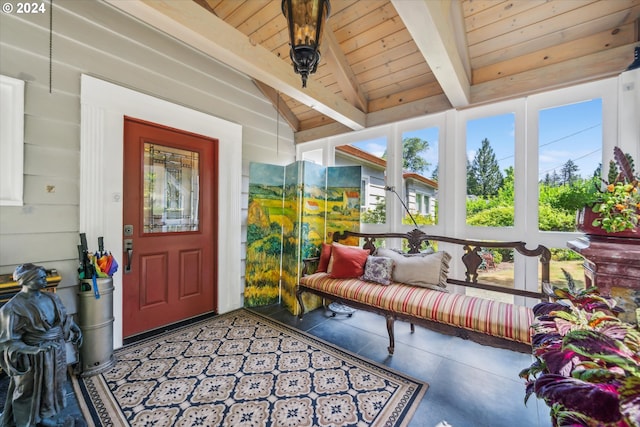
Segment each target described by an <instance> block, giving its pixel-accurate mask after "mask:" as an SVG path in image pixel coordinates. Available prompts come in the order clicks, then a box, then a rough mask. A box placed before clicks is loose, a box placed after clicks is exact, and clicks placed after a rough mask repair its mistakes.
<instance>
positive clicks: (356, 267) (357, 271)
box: [329, 245, 369, 279]
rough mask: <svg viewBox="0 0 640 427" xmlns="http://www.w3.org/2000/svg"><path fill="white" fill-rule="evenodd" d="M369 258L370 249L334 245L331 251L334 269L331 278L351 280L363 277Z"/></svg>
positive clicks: (330, 274)
mask: <svg viewBox="0 0 640 427" xmlns="http://www.w3.org/2000/svg"><path fill="white" fill-rule="evenodd" d="M367 256H369V249H360V248H357V247H354V246H344V245H334V246H333V249H332V250H331V257H332V258H333V268H332V270H331V272H330V273H329V276H330V277H332V278H334V279H349V278H353V277H360V276H362V275H363V274H364V265H365V264H366V262H367Z"/></svg>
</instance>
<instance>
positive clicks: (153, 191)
mask: <svg viewBox="0 0 640 427" xmlns="http://www.w3.org/2000/svg"><path fill="white" fill-rule="evenodd" d="M199 167H200V166H199V154H198V153H197V152H195V151H188V150H181V149H177V148H172V147H166V146H162V145H158V144H153V143H148V142H147V143H145V144H144V206H143V208H144V214H143V224H144V232H145V233H172V232H181V231H198V224H199V212H198V207H199V200H200V198H199V195H200V186H199V178H200V175H199V172H200V169H199Z"/></svg>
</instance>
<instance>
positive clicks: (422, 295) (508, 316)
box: [296, 229, 551, 354]
mask: <svg viewBox="0 0 640 427" xmlns="http://www.w3.org/2000/svg"><path fill="white" fill-rule="evenodd" d="M347 238H351V239H352V240H353V238H358V239H360V240H361V241H363V242H364V243H363V245H362V247H363V249H368V250H370V252H371V253H372V254H374V253H375V251H376V242H378V243H379V244H383V242H385V240H386V239H402V241H404V242H405V243H406V245H408V250H407V253H408V254H417V253H419V252H420V250H421V248H423V247H424V246H425V245H427V246H429V245H432V244H433V243H435V242H443V243H447V244H449V245H450V247H454V248H455V247H456V246H459V247H462V249H463V250H462V252H463V255H462V259H461V260H462V264H463V266H464V269H465V277H464V279H456V278H452V277H449V276H450V275H449V276H448V277H447V279H446V283H447V284H448V285H457V286H462V287H465V288H475V289H483V290H487V291H494V292H499V293H502V294H507V295H513V296H518V297H528V298H534V299H536V300H544V301H548V297H547V295H546V294H545V293H544V292H531V291H526V290H521V289H514V288H509V287H502V286H497V285H492V284H488V283H482V282H479V281H478V269H479V268H480V267H481V266H482V265H483V257H482V255H483V254H484V253H486V252H488V251H490V250H497V249H506V250H514V251H515V252H517V253H519V254H521V255H524V256H526V257H537V258H538V261H539V263H540V266H541V269H540V271H541V277H540V280H541V282H542V289H543V290H544V289H546V288H547V286H548V283H549V262H550V259H551V253H550V251H549V249H547V248H546V247H544V246H538V247H537V248H535V249H527V248H526V247H525V243H524V242H497V241H474V240H465V239H457V238H451V237H443V236H431V235H427V234H425V233H423V232H422V231H420V230H417V229H416V230H413V231H411V232H409V233H368V234H367V233H357V232H349V231H347V232H343V233H336V234H334V235H333V241H334V242H340V241H341V240H344V239H347ZM451 245H455V246H451ZM318 260H319V258H317V257H316V258H309V259H305V260H303V261H304V269H303V274H302V277H301V278H300V282H299V285H298V290H297V293H296V296H297V298H298V301H299V303H300V306H301V311H300V314H299V318H300V319H302V318H303V314H304V311H305V308H304V303H303V299H302V294H303V293H305V292H310V293H313V294H316V295H319V296H320V297H322V298H325V299H328V300H332V301H337V302H340V303H343V304H345V305H348V306H351V307H353V308H357V309H361V310H365V311H370V312H374V313H378V314H381V315H383V316H384V317H385V318H386V321H387V331H388V334H389V347H388V351H389V354H393V352H394V348H395V343H394V322H395V320H396V319H397V320H403V321H407V322H409V323H410V324H411V332H414V324H418V325H421V326H425V327H427V328H429V329H432V330H435V331H438V332H441V333H445V334H449V335H455V336H458V337H461V338H464V339H471V340H473V341H476V342H479V343H481V344H485V345H491V346H494V347H500V348H506V349H510V350H515V351H519V352H523V353H529V352H530V351H531V331H530V326H531V322H532V321H533V318H534V316H533V312H532V310H531V308H529V307H525V306H520V305H516V304H511V303H506V302H498V301H494V300H489V299H485V298H480V297H475V296H469V295H464V294H462V293H449V292H446V291H445V292H442V291H439V290H434V289H429V288H425V287H421V286H414V285H407V284H403V283H397V282H391V283H390V284H389V285H380V284H376V283H371V282H367V281H363V280H360V279H359V278H348V279H336V278H332V277H330V275H329V274H328V273H326V272H320V273H313V274H308V272H309V271H310V267H311V266H312V265H313V264H314V263H317V261H318Z"/></svg>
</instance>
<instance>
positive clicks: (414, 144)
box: [402, 137, 429, 173]
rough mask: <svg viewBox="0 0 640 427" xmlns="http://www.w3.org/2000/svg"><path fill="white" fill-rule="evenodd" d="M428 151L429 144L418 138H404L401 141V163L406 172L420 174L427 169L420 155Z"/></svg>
mask: <svg viewBox="0 0 640 427" xmlns="http://www.w3.org/2000/svg"><path fill="white" fill-rule="evenodd" d="M428 149H429V142H427V141H426V140H424V139H420V138H415V137H414V138H404V139H403V140H402V163H403V167H404V168H405V169H406V170H409V171H412V172H416V173H422V172H424V171H425V170H426V169H427V168H428V167H429V162H427V161H426V160H425V159H424V157H422V156H421V155H420V153H424V152H425V151H427V150H428Z"/></svg>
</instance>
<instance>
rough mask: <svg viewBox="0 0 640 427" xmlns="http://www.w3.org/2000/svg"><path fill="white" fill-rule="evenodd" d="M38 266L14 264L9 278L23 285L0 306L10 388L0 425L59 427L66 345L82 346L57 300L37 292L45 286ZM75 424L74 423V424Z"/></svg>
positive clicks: (0, 347)
mask: <svg viewBox="0 0 640 427" xmlns="http://www.w3.org/2000/svg"><path fill="white" fill-rule="evenodd" d="M46 278H47V273H46V271H45V269H44V268H43V267H41V266H37V265H33V264H23V265H20V266H18V267H17V268H16V269H15V271H14V273H13V279H14V280H15V281H17V282H18V284H19V285H20V286H22V290H21V291H20V292H18V294H16V295H15V296H14V297H13V298H12V299H11V300H9V301H8V302H7V303H6V304H5V305H4V306H3V307H2V308H0V366H1V367H2V369H3V370H4V371H5V372H6V373H7V374H8V375H9V389H8V390H7V399H6V402H5V406H4V411H3V413H2V420H1V423H0V426H2V427H12V426H24V427H27V426H58V425H68V421H64V420H61V419H60V418H62V417H61V415H60V411H61V410H62V409H64V407H65V406H66V395H65V383H66V381H67V354H66V344H65V343H66V341H71V342H74V343H76V344H78V345H80V344H81V343H82V332H81V331H80V328H79V327H78V325H76V323H75V322H74V321H73V319H72V318H71V316H68V315H67V312H66V310H65V307H64V305H63V304H62V301H61V300H60V298H59V297H58V296H57V295H56V294H55V293H52V292H41V290H42V289H43V288H44V287H45V286H46V285H47V281H46ZM72 425H73V424H72Z"/></svg>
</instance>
